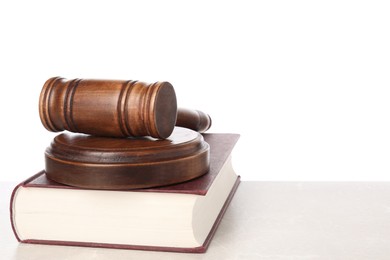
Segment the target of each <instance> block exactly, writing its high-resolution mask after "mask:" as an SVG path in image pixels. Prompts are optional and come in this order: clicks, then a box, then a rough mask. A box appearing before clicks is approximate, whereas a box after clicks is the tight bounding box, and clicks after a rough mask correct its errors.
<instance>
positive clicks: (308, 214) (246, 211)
mask: <svg viewBox="0 0 390 260" xmlns="http://www.w3.org/2000/svg"><path fill="white" fill-rule="evenodd" d="M15 185H16V183H1V184H0V203H1V205H0V206H1V207H0V232H1V235H0V256H1V259H15V260H19V259H32V260H34V259H37V260H38V259H39V260H43V259H82V260H86V259H156V258H162V259H267V260H270V259H276V260H286V259H289V260H290V259H294V260H295V259H296V260H307V259H314V260H322V259H332V260H337V259H343V260H347V259H375V260H380V259H386V260H387V259H390V183H389V182H333V183H332V182H242V183H241V185H240V186H239V188H238V190H237V193H236V195H235V197H234V199H233V201H232V203H231V204H230V207H229V208H228V210H227V212H226V214H225V216H224V218H223V220H222V221H221V223H220V226H219V228H218V230H217V232H216V234H215V236H214V239H213V240H212V242H211V244H210V247H209V249H208V251H207V252H206V253H205V254H183V253H163V252H150V251H134V250H119V249H101V248H83V247H68V246H47V245H30V244H22V243H18V242H17V241H16V239H15V237H14V235H13V233H12V230H11V226H10V223H9V197H10V194H11V191H12V189H13V187H14V186H15Z"/></svg>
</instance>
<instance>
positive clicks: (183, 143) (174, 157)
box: [45, 127, 210, 190]
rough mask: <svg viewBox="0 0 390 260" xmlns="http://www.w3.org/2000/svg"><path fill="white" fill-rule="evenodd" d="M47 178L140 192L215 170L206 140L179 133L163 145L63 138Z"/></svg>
mask: <svg viewBox="0 0 390 260" xmlns="http://www.w3.org/2000/svg"><path fill="white" fill-rule="evenodd" d="M45 161H46V166H45V171H46V174H47V177H48V178H49V179H52V180H54V181H56V182H59V183H63V184H66V185H71V186H75V187H81V188H93V189H114V190H115V189H137V188H147V187H158V186H164V185H170V184H175V183H181V182H184V181H187V180H191V179H194V178H196V177H199V176H201V175H203V174H205V173H207V172H208V170H209V164H210V155H209V145H208V144H207V143H206V142H205V141H204V139H203V136H202V135H201V134H199V133H198V132H195V131H192V130H190V129H186V128H181V127H176V128H175V130H174V131H173V133H172V135H171V136H170V137H169V138H167V139H165V140H159V139H154V138H151V137H144V138H137V139H134V138H108V137H96V136H90V135H83V134H60V135H58V136H57V137H56V138H54V140H53V142H52V143H51V145H50V146H49V147H48V148H47V149H46V152H45Z"/></svg>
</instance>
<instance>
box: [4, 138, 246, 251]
mask: <svg viewBox="0 0 390 260" xmlns="http://www.w3.org/2000/svg"><path fill="white" fill-rule="evenodd" d="M238 138H239V135H237V134H204V139H205V141H206V142H208V143H209V145H210V171H209V172H208V173H207V174H205V175H203V176H201V177H199V178H197V179H194V180H192V181H187V182H184V183H180V184H175V185H170V186H164V187H159V188H148V189H137V190H93V189H82V188H75V187H72V186H67V185H62V184H59V183H56V182H53V181H51V180H49V179H48V178H47V177H46V175H45V173H44V172H43V171H42V172H40V173H38V174H36V175H34V176H32V177H31V178H29V179H27V180H26V181H24V182H22V183H20V184H19V185H17V186H16V187H15V189H14V191H13V193H12V197H11V204H10V213H11V224H12V228H13V231H14V233H15V236H16V238H17V239H18V241H20V242H23V243H36V244H52V245H70V246H91V247H106V248H121V249H138V250H156V251H173V252H187V253H190V252H192V253H202V252H205V251H206V250H207V247H208V245H209V244H210V242H211V239H212V237H213V235H214V233H215V232H216V230H217V227H218V224H219V222H220V221H221V219H222V217H223V214H224V213H225V211H226V209H227V207H228V205H229V203H230V201H231V200H232V198H233V196H234V192H235V191H236V189H237V187H238V184H239V182H240V177H239V176H238V175H237V174H236V173H235V172H234V170H233V167H232V162H231V152H232V149H233V148H234V146H235V144H236V142H237V140H238Z"/></svg>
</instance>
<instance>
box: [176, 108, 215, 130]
mask: <svg viewBox="0 0 390 260" xmlns="http://www.w3.org/2000/svg"><path fill="white" fill-rule="evenodd" d="M176 126H182V127H186V128H189V129H192V130H195V131H198V132H200V133H203V132H205V131H207V130H208V129H209V128H210V127H211V118H210V116H209V115H208V114H206V113H203V112H202V111H199V110H191V109H186V108H179V109H178V110H177V119H176Z"/></svg>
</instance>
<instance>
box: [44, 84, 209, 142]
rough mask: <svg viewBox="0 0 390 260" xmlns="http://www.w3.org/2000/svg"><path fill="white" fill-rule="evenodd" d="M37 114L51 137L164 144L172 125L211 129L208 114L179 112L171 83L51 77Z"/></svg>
mask: <svg viewBox="0 0 390 260" xmlns="http://www.w3.org/2000/svg"><path fill="white" fill-rule="evenodd" d="M39 115H40V118H41V121H42V124H43V125H44V126H45V128H46V129H48V130H49V131H52V132H59V131H63V130H68V131H71V132H76V133H85V134H91V135H97V136H111V137H140V136H151V137H155V138H160V139H165V138H167V137H169V136H170V135H171V133H172V131H173V129H174V126H175V125H176V126H182V127H186V128H190V129H192V130H195V131H198V132H204V131H206V130H207V129H209V128H210V126H211V119H210V117H209V116H208V115H207V114H205V113H203V112H201V111H198V110H189V109H182V108H179V109H177V102H176V94H175V90H174V88H173V86H172V85H171V84H170V83H169V82H156V83H152V84H148V83H144V82H139V81H132V80H128V81H122V80H93V79H72V80H66V79H64V78H60V77H54V78H50V79H48V80H47V81H46V82H45V84H44V86H43V88H42V91H41V95H40V99H39Z"/></svg>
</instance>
